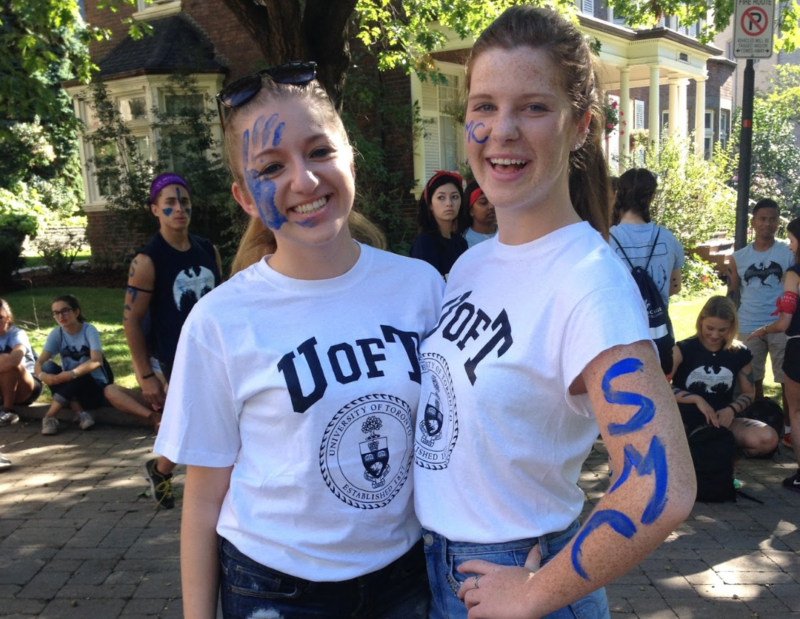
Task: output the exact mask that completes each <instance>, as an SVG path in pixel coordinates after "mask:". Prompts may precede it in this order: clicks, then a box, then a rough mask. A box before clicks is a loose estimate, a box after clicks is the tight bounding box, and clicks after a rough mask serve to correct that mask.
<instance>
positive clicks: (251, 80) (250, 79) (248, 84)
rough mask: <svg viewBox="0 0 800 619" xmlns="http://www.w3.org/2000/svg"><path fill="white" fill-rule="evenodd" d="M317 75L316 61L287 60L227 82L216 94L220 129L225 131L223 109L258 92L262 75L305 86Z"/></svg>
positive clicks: (284, 82) (240, 103) (276, 81)
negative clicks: (230, 82) (229, 82)
mask: <svg viewBox="0 0 800 619" xmlns="http://www.w3.org/2000/svg"><path fill="white" fill-rule="evenodd" d="M316 76H317V63H316V62H287V63H285V64H280V65H278V66H276V67H270V68H269V69H264V70H263V71H259V72H258V73H251V74H250V75H245V76H244V77H242V78H239V79H238V80H236V81H235V82H233V83H232V84H228V85H227V86H226V87H225V88H223V89H222V90H220V91H219V94H217V111H218V112H219V122H220V124H221V125H222V130H223V131H225V117H224V115H223V109H227V110H233V109H236V108H237V107H240V106H242V105H244V104H245V103H247V102H248V101H250V100H251V99H252V98H253V97H255V96H256V95H257V94H258V93H259V92H261V84H262V83H263V79H264V77H268V78H269V79H271V80H272V81H273V82H275V83H276V84H291V85H294V86H305V85H306V84H308V83H310V82H311V81H312V80H313V79H314V78H315V77H316Z"/></svg>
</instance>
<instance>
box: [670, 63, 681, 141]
mask: <svg viewBox="0 0 800 619" xmlns="http://www.w3.org/2000/svg"><path fill="white" fill-rule="evenodd" d="M679 106H680V102H679V99H678V80H677V79H675V78H674V77H673V78H670V80H669V120H668V121H667V127H668V129H667V133H669V135H670V136H673V135H678V118H679V117H678V109H679Z"/></svg>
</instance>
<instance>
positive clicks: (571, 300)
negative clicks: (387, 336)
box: [414, 223, 649, 544]
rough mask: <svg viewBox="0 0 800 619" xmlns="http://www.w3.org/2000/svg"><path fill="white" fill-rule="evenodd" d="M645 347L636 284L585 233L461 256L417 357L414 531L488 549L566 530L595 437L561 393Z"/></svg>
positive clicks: (485, 247)
mask: <svg viewBox="0 0 800 619" xmlns="http://www.w3.org/2000/svg"><path fill="white" fill-rule="evenodd" d="M648 339H649V333H648V328H647V318H646V310H645V307H644V303H643V301H642V297H641V295H640V294H639V290H638V288H637V287H636V284H635V283H634V281H633V278H632V277H631V276H630V273H629V271H628V270H627V269H626V268H625V267H624V266H623V265H622V263H621V262H620V261H619V260H617V259H616V258H615V257H614V256H613V254H612V252H611V249H610V248H609V246H608V244H607V243H606V242H605V241H604V240H603V238H602V236H600V234H598V233H597V232H596V231H595V230H593V229H592V228H591V227H590V226H589V224H587V223H579V224H573V225H570V226H567V227H564V228H561V229H559V230H556V231H555V232H553V233H551V234H549V235H547V236H545V237H543V238H541V239H537V240H535V241H533V242H531V243H526V244H524V245H517V246H511V245H503V244H501V243H500V242H499V241H498V240H497V239H491V240H489V241H487V242H485V243H481V244H480V245H478V246H477V247H474V248H472V249H470V250H469V251H468V252H467V253H466V254H464V255H463V256H462V257H461V259H460V260H459V262H458V263H457V264H456V266H455V268H454V269H453V270H452V271H451V272H450V278H449V280H448V282H447V288H446V290H445V301H444V306H443V309H442V316H441V318H440V319H439V324H438V326H437V328H436V330H435V332H434V333H432V334H431V335H429V336H428V337H427V338H426V339H425V342H424V343H423V346H422V366H423V378H422V395H421V396H420V412H419V414H418V422H417V426H416V429H415V431H416V440H415V464H416V466H415V467H414V476H415V477H414V492H415V505H416V510H417V516H418V517H419V519H420V522H421V523H422V525H423V526H424V527H425V528H427V529H431V530H434V531H436V532H437V533H440V534H442V535H444V536H445V537H446V538H448V539H450V540H452V541H463V542H472V543H485V544H486V543H501V542H507V541H512V540H517V539H525V538H529V537H536V536H539V535H543V534H546V533H552V532H555V531H561V530H563V529H565V528H566V527H567V526H569V525H570V524H571V523H572V522H573V521H574V520H575V518H577V517H578V515H579V514H580V512H581V508H582V507H583V502H584V495H583V491H582V490H581V489H580V488H579V487H578V483H577V482H578V476H579V474H580V470H581V465H582V464H583V461H584V460H585V459H586V456H587V455H588V453H589V451H590V449H591V447H592V443H593V442H594V440H595V439H596V438H597V434H598V426H597V422H596V420H595V417H594V413H593V411H592V409H591V406H590V403H589V397H588V395H585V394H584V395H580V396H571V395H569V392H568V390H569V386H570V385H571V384H572V382H573V381H574V380H575V379H576V378H577V377H578V375H579V374H580V373H581V372H582V371H583V370H584V368H585V367H586V366H587V364H588V363H589V362H590V361H592V360H593V359H594V358H595V357H597V355H599V354H600V353H601V352H603V351H604V350H607V349H609V348H611V347H613V346H617V345H623V344H631V343H633V342H637V341H641V340H648Z"/></svg>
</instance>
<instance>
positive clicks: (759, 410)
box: [738, 398, 783, 459]
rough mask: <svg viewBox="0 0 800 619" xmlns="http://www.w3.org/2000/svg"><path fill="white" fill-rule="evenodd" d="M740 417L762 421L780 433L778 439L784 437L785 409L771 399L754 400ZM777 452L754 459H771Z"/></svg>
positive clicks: (773, 451) (774, 450)
mask: <svg viewBox="0 0 800 619" xmlns="http://www.w3.org/2000/svg"><path fill="white" fill-rule="evenodd" d="M738 416H739V417H745V418H747V419H755V420H756V421H762V422H764V423H765V424H767V425H768V426H770V427H771V428H772V429H773V430H775V432H777V433H778V438H780V437H782V436H783V409H782V408H781V407H780V406H779V405H777V404H776V403H775V402H773V401H772V400H770V399H769V398H757V399H755V400H753V403H752V404H751V405H750V406H748V407H747V408H746V409H744V410H743V411H742V413H741V415H738ZM776 451H778V448H777V447H776V448H775V449H773V450H772V451H771V452H770V453H768V454H763V455H761V456H753V457H754V458H762V459H769V458H771V457H772V456H773V455H774V454H775V452H776Z"/></svg>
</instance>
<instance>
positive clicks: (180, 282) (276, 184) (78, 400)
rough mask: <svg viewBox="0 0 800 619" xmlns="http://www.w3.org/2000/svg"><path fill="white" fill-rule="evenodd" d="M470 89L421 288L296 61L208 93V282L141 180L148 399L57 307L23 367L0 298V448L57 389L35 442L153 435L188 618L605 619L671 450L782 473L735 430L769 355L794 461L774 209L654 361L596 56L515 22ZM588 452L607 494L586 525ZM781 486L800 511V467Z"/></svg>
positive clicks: (139, 268)
mask: <svg viewBox="0 0 800 619" xmlns="http://www.w3.org/2000/svg"><path fill="white" fill-rule="evenodd" d="M466 91H467V92H466V94H467V111H466V120H467V122H468V126H470V127H472V128H473V130H472V132H467V138H466V150H467V154H468V161H469V164H470V169H471V173H472V174H473V175H474V180H471V181H469V182H468V183H467V184H466V186H464V180H463V179H462V177H461V175H459V174H458V173H456V172H452V171H437V172H436V173H435V174H434V175H433V176H432V177H431V178H430V179H428V180H427V182H426V183H425V184H424V187H423V188H422V190H421V193H420V199H419V204H418V214H417V215H418V217H417V218H418V225H419V234H418V235H417V237H416V238H415V239H414V242H413V245H412V246H411V250H410V254H411V258H415V259H416V260H414V259H410V258H407V257H402V256H397V255H393V254H390V253H388V252H386V251H383V250H382V249H381V248H382V247H383V246H384V240H383V237H382V234H381V232H380V231H379V230H378V229H377V228H376V227H375V226H373V225H372V224H371V223H370V222H368V221H367V220H366V219H365V218H364V217H363V216H362V215H360V214H359V213H357V212H356V211H355V210H353V207H354V199H355V178H354V164H353V157H354V153H353V148H352V146H351V144H350V141H349V138H348V135H347V132H346V130H345V127H344V124H343V123H342V120H341V118H340V116H339V114H338V112H337V110H336V107H335V106H334V105H333V104H332V103H331V100H330V99H329V97H328V95H327V93H326V92H325V90H324V89H323V87H322V86H321V84H320V83H319V82H318V81H317V80H316V65H315V63H313V62H292V63H287V64H284V65H279V66H276V67H273V68H271V69H267V70H265V71H261V72H260V73H258V74H254V75H250V76H246V77H244V78H242V79H240V80H237V81H236V82H234V83H232V84H230V85H229V86H227V87H226V88H225V89H224V90H223V91H222V92H220V94H219V95H218V97H217V101H218V105H219V110H220V117H221V120H222V121H223V122H222V126H223V127H224V135H225V143H226V152H227V156H228V160H229V165H230V169H231V171H232V173H233V177H234V183H233V188H232V190H233V196H234V198H235V199H236V201H237V202H238V203H239V204H240V205H241V207H242V209H243V210H244V211H245V212H246V213H247V215H248V216H249V218H250V221H249V225H248V228H247V231H246V232H245V234H244V236H243V238H242V239H241V242H240V245H239V250H238V253H237V255H236V258H235V260H234V267H233V274H232V276H231V277H230V279H229V280H228V281H226V282H224V283H223V278H222V266H221V260H220V255H219V252H218V250H217V248H216V247H214V245H213V244H212V243H211V242H210V241H208V240H207V239H203V238H200V237H198V236H195V235H193V234H191V233H190V232H189V225H190V222H191V215H192V202H191V190H190V188H189V186H188V184H187V183H186V181H185V180H184V179H183V178H181V177H180V176H178V175H177V174H163V175H160V176H158V177H157V178H155V179H154V180H153V182H152V185H151V191H150V205H149V208H150V210H151V212H152V214H153V216H154V218H155V220H156V221H157V222H158V231H157V232H156V234H155V235H154V236H153V238H152V239H151V240H150V241H149V242H148V243H147V245H146V246H145V247H144V248H143V249H142V250H141V251H140V252H139V253H138V254H137V255H136V256H135V258H134V259H133V261H132V262H131V265H130V269H129V272H128V280H127V287H126V292H125V301H124V308H123V318H122V320H123V326H124V331H125V335H126V339H127V342H128V347H129V349H130V353H131V357H132V361H133V368H134V373H135V376H136V380H137V382H138V385H139V389H136V390H133V389H125V388H122V387H120V386H118V385H115V384H114V377H113V371H112V369H111V367H110V364H109V363H108V361H107V359H106V358H105V355H104V353H103V347H102V343H101V338H100V334H99V333H98V330H97V329H96V328H95V327H94V326H93V325H92V324H91V323H90V322H88V321H87V320H88V319H87V315H85V314H84V310H83V308H82V307H81V304H80V302H79V300H78V299H77V298H76V297H75V296H73V295H62V296H59V297H57V298H56V299H54V300H53V302H52V304H51V311H52V315H53V317H54V319H55V321H56V323H57V326H56V327H55V328H53V329H52V331H50V333H49V334H48V336H47V339H46V342H45V344H44V346H43V349H42V351H41V352H40V353H39V354H38V356H37V354H36V352H35V351H34V350H33V349H32V347H31V345H30V342H29V340H28V337H27V335H26V334H25V332H24V331H23V330H21V329H19V328H18V327H17V326H16V325H14V317H13V313H12V310H11V308H10V307H9V305H8V303H6V302H5V301H2V300H0V396H1V397H2V409H0V426H3V425H9V424H12V423H16V422H17V421H18V419H19V418H18V415H17V414H16V413H15V412H14V407H15V406H26V405H29V404H31V403H33V402H34V401H36V399H37V398H38V397H39V396H40V395H41V393H42V389H43V385H46V386H47V387H48V388H49V389H50V391H51V393H52V403H51V404H50V406H49V408H48V410H47V412H46V414H45V416H44V419H43V420H42V429H41V431H42V434H45V435H53V434H56V433H58V432H59V420H58V418H57V416H58V415H59V413H60V412H61V411H62V409H68V410H69V411H71V416H72V417H73V418H74V421H75V422H76V423H77V424H78V425H79V427H80V428H81V430H88V429H89V428H90V427H92V426H93V425H94V424H95V421H94V419H93V417H92V414H91V412H90V411H91V410H92V409H93V408H97V407H99V406H103V405H108V404H110V405H113V406H114V407H115V408H117V409H119V410H120V411H122V412H124V413H129V414H132V415H135V416H137V417H139V418H141V419H143V420H145V421H146V422H147V423H148V424H150V425H152V426H153V428H154V429H155V430H156V432H157V439H156V443H155V446H154V452H155V454H157V455H154V457H153V458H151V459H149V460H148V462H147V463H146V464H145V465H144V476H145V479H146V480H147V482H148V483H149V485H150V494H151V496H152V498H153V500H154V501H155V503H156V505H157V506H158V507H160V508H164V509H170V508H172V507H173V506H174V504H175V501H174V497H173V491H172V474H173V470H174V468H175V466H176V463H181V464H184V465H186V466H187V474H186V486H185V492H184V512H183V519H182V534H181V561H182V581H183V596H184V612H185V614H186V616H187V617H213V616H214V614H215V612H216V608H217V593H218V592H220V594H221V596H222V597H221V606H222V611H223V615H224V616H225V617H238V616H245V615H247V616H249V615H251V614H254V613H257V612H266V611H265V610H264V608H265V606H264V604H265V603H266V602H265V601H264V600H265V599H269V602H268V610H274V611H276V612H279V613H281V614H282V616H286V617H294V616H301V615H302V616H305V615H304V613H315V616H317V614H318V615H319V616H323V617H324V616H331V615H330V613H332V612H333V610H332V609H334V608H335V609H347V611H346V612H347V613H349V612H351V611H352V612H355V611H356V610H357V609H362V608H363V605H364V604H366V603H369V604H371V605H372V606H371V607H370V608H371V612H370V616H373V617H379V618H382V619H393V618H395V617H419V618H420V619H422V618H423V617H431V618H433V619H438V618H444V617H466V616H467V613H468V611H472V610H473V609H477V610H474V612H478V613H480V616H481V617H496V616H507V615H508V614H514V613H517V615H518V616H523V615H524V616H531V617H534V616H535V617H543V618H546V619H561V618H562V617H572V616H578V615H579V616H582V617H590V618H593V619H604V618H605V619H607V618H608V617H609V611H608V605H607V601H606V598H605V593H604V591H603V586H604V585H605V584H607V583H609V582H611V581H612V580H613V579H615V578H617V577H619V576H620V575H622V574H624V573H625V572H627V571H628V570H629V569H631V568H632V567H633V566H634V565H636V564H637V563H638V562H639V561H640V560H641V559H642V558H644V557H645V556H646V555H647V554H648V553H649V552H650V551H651V550H652V549H653V548H655V547H656V546H657V545H658V544H660V543H661V542H662V541H663V540H664V539H665V538H666V536H667V535H668V534H669V533H670V532H671V531H673V530H674V528H675V527H676V526H677V525H678V524H679V523H680V522H681V521H682V520H683V519H684V518H685V517H686V516H687V515H688V513H689V511H690V510H691V506H692V504H693V502H694V499H695V490H694V489H695V475H694V471H693V470H692V466H691V457H690V455H689V449H688V446H687V438H686V437H687V435H689V434H691V432H692V431H693V430H694V429H695V428H697V427H700V426H713V427H716V428H719V427H723V428H727V429H728V430H729V431H730V432H731V433H732V434H733V436H734V437H735V441H736V444H737V445H738V447H739V449H740V453H741V455H742V456H743V457H757V456H763V455H768V454H770V453H772V452H774V450H775V449H776V448H777V445H778V441H779V435H778V432H776V431H775V429H773V428H772V427H770V426H768V425H767V424H765V423H763V422H761V421H758V420H755V419H750V418H748V417H747V411H748V407H749V406H750V405H751V404H752V403H753V402H754V400H755V399H757V398H759V397H762V396H763V379H764V371H765V364H766V357H767V356H768V355H769V356H770V358H771V362H772V368H773V375H774V377H775V380H776V381H777V382H779V383H781V384H782V385H783V398H784V411H785V413H786V421H785V436H784V442H785V443H786V444H788V445H793V447H794V449H795V455H796V456H797V457H798V458H799V459H800V440H795V441H792V440H791V438H790V437H791V432H790V427H791V426H792V425H794V427H795V428H800V344H798V343H797V342H798V341H800V318H798V317H797V316H798V313H797V312H796V311H795V310H796V305H797V296H798V292H799V289H800V266H798V264H797V263H798V251H800V250H799V249H798V235H800V220H794V221H792V222H791V223H790V224H789V241H790V242H789V245H786V244H785V243H782V242H780V241H778V240H776V238H775V233H776V230H777V226H778V218H779V208H778V205H777V203H775V202H774V201H772V200H762V201H760V202H759V203H758V204H756V205H755V207H754V209H753V213H752V218H753V219H752V223H753V229H754V230H755V239H754V241H753V242H752V243H751V244H750V245H748V246H747V247H745V248H743V249H740V250H739V251H737V252H736V253H735V254H734V256H733V259H732V261H731V265H730V270H729V273H728V290H729V293H728V297H722V296H715V297H712V298H711V299H710V300H709V301H708V302H707V303H706V304H705V306H704V307H703V309H702V310H701V312H700V314H699V316H698V317H697V323H696V333H695V334H694V335H693V336H692V337H690V338H688V339H685V340H682V341H679V342H675V341H674V337H673V338H672V339H669V345H668V346H666V347H660V348H659V347H656V345H654V343H653V342H654V338H653V336H652V332H651V327H652V324H648V309H650V308H649V307H648V306H647V305H649V304H650V301H648V300H647V298H643V296H642V294H643V293H642V288H641V285H639V284H638V280H636V281H635V276H636V274H637V270H638V271H641V272H643V273H646V276H647V278H649V280H650V281H651V282H652V283H653V285H654V286H655V289H656V290H657V295H658V296H659V298H660V301H659V302H660V303H663V306H664V308H665V310H666V308H668V303H669V298H670V296H672V295H675V294H677V293H678V292H679V291H680V290H681V268H682V266H683V264H684V250H683V247H682V246H681V244H680V242H679V241H678V240H677V239H676V237H675V235H673V234H672V232H670V231H669V230H668V229H666V228H665V227H664V226H659V225H657V224H656V223H655V222H653V221H652V216H651V212H650V209H651V206H652V204H653V202H654V199H655V197H656V194H657V188H658V179H657V177H656V175H655V174H653V173H652V172H650V171H649V170H647V169H643V168H634V169H630V170H628V171H626V172H625V173H623V174H622V175H621V176H620V178H619V179H618V181H617V184H616V188H615V189H614V190H613V191H611V190H610V184H609V178H608V173H607V164H606V161H605V157H604V155H603V149H602V144H601V139H602V136H603V117H602V107H601V104H602V101H601V97H602V91H601V90H600V85H599V83H598V81H597V73H596V68H595V64H594V60H593V55H592V52H591V49H590V46H589V44H588V43H587V41H586V40H585V39H584V37H583V36H582V35H581V34H580V32H579V31H578V30H577V29H576V28H575V27H574V25H572V24H571V23H570V22H568V21H566V20H565V19H563V18H562V17H560V16H558V15H557V14H556V13H554V12H552V11H549V10H546V9H540V8H534V7H530V6H518V7H514V8H511V9H508V10H506V11H505V12H504V13H503V14H502V16H501V17H499V18H498V19H497V20H495V22H494V23H493V24H492V25H491V26H489V27H488V28H487V30H486V31H485V32H484V33H483V34H482V35H481V36H480V37H479V39H478V40H477V41H476V43H475V46H474V48H473V50H472V53H471V55H470V58H469V60H468V62H467V72H466ZM609 196H611V201H610V203H609ZM425 263H427V264H425ZM631 272H633V273H634V277H631V276H630V273H631ZM776 303H777V310H776ZM89 310H91V308H89ZM87 313H88V314H90V313H91V311H89V312H87ZM775 316H777V319H774V320H773V318H774V317H775ZM667 324H668V325H669V323H667ZM666 330H667V331H668V332H669V331H670V330H671V326H669V327H668V328H667V329H666ZM669 335H670V337H671V336H672V334H671V333H669ZM56 359H58V362H56ZM670 381H671V383H672V384H671V385H670ZM631 398H634V399H633V400H632V399H631ZM632 404H636V405H637V406H638V405H639V404H641V406H640V407H639V409H638V412H631V411H632V408H636V406H634V407H631V405H632ZM417 411H419V413H417ZM62 418H63V416H62ZM598 433H599V434H600V435H601V437H602V439H603V441H604V442H605V444H606V446H607V448H608V452H609V457H610V461H611V463H612V469H613V473H614V477H613V483H612V486H611V487H610V488H609V491H608V492H607V493H606V494H605V495H604V496H603V498H602V499H601V500H600V501H599V503H598V505H597V506H596V507H595V509H594V510H593V512H592V513H591V514H589V516H588V517H587V518H586V520H585V522H583V523H581V522H579V521H578V516H579V515H580V513H581V511H582V509H583V505H584V495H583V493H582V491H581V490H580V488H579V487H578V484H577V482H578V476H579V474H580V469H581V466H582V463H583V461H584V460H585V458H586V456H587V455H588V453H589V451H590V450H591V448H592V445H593V444H594V442H595V440H596V439H597V436H598ZM795 436H796V435H795ZM645 461H646V462H648V463H649V464H647V465H645V464H641V466H642V467H643V468H639V466H640V464H634V467H636V468H637V469H638V474H632V473H631V465H630V462H637V463H641V462H645ZM510 462H513V465H510V464H509V463H510ZM8 466H10V462H9V461H8V460H7V459H6V458H4V457H2V456H0V468H7V467H8ZM645 467H650V469H652V472H653V475H654V476H655V480H656V483H655V484H652V483H651V480H650V476H648V475H645V474H644V472H645ZM412 479H413V492H412ZM465 480H467V481H468V483H464V482H465ZM783 485H784V486H785V487H786V488H788V489H789V490H793V491H799V492H800V470H798V472H797V473H796V474H795V475H793V476H792V477H790V478H788V479H787V480H785V481H784V484H783ZM623 487H624V490H623V489H621V488H623ZM618 490H619V491H618ZM603 525H609V526H603ZM621 535H622V536H624V537H625V538H627V540H628V541H627V542H624V543H625V544H626V546H625V552H616V551H615V550H616V549H618V547H619V543H620V536H621ZM531 572H536V578H535V579H533V578H530V574H531ZM253 591H258V592H260V593H259V595H258V596H253V595H251V593H252V592H253ZM359 612H361V611H359ZM474 612H473V614H474Z"/></svg>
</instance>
